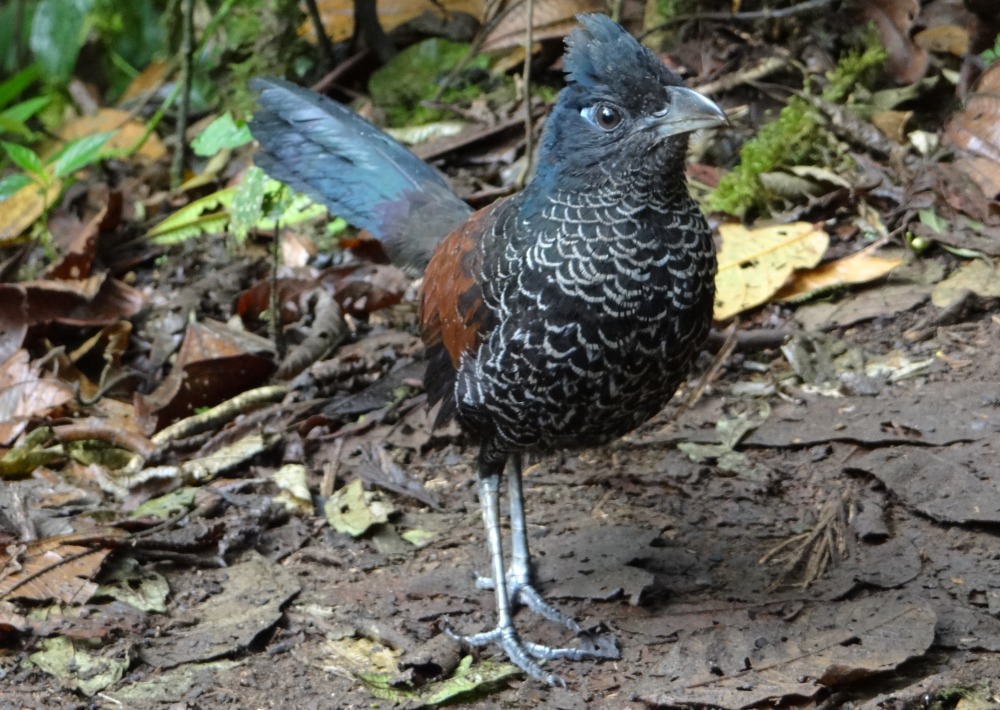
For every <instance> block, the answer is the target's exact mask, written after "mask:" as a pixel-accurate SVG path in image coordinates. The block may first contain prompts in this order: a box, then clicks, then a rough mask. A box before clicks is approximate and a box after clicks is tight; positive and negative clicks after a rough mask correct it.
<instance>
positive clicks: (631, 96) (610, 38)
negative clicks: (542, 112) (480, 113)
mask: <svg viewBox="0 0 1000 710" xmlns="http://www.w3.org/2000/svg"><path fill="white" fill-rule="evenodd" d="M578 19H579V20H580V23H581V25H582V26H581V27H579V28H577V29H575V30H574V31H573V32H572V33H571V34H570V36H569V38H568V39H567V40H566V46H567V52H566V57H565V60H564V62H565V69H566V74H567V79H568V84H567V86H566V88H565V89H563V91H562V92H561V93H560V95H559V98H558V100H557V101H556V106H555V108H554V109H553V111H552V115H551V116H550V117H549V120H548V122H547V124H546V128H545V134H544V136H543V137H542V144H541V148H540V153H539V161H538V171H537V174H536V178H535V179H536V181H538V182H540V183H542V185H540V187H541V186H546V185H547V186H548V187H551V186H552V185H553V184H555V183H558V185H559V186H560V187H561V188H563V189H570V190H572V189H585V188H587V187H593V186H595V185H600V184H601V183H603V182H605V181H612V182H614V181H616V180H619V179H622V178H624V179H626V180H627V179H629V177H628V176H630V175H634V173H635V171H636V169H637V168H642V169H643V170H644V171H645V172H646V174H647V175H649V176H650V177H651V178H654V176H656V177H659V178H666V179H677V180H679V179H682V177H683V160H684V155H685V152H686V150H687V134H688V133H690V132H691V131H694V130H697V129H699V128H707V127H710V126H716V125H719V124H720V123H725V121H726V115H725V113H724V112H723V111H722V109H721V108H719V107H718V106H717V105H716V104H715V103H714V102H713V101H711V100H709V99H707V98H705V97H704V96H702V95H701V94H699V93H697V92H696V91H692V90H691V89H688V88H686V87H685V86H684V84H683V81H682V80H681V78H680V77H679V76H677V75H676V74H674V73H673V72H672V71H670V70H669V69H667V68H666V67H665V66H664V65H663V62H661V61H660V59H659V58H658V57H657V56H656V55H655V54H654V53H653V52H652V51H650V50H649V49H648V48H646V47H644V46H642V45H641V44H639V42H638V41H637V40H636V39H635V38H634V37H632V36H631V35H630V34H628V32H626V31H625V29H624V28H622V27H621V26H620V25H619V24H617V23H616V22H614V21H612V20H611V19H610V18H609V17H607V16H605V15H580V16H578Z"/></svg>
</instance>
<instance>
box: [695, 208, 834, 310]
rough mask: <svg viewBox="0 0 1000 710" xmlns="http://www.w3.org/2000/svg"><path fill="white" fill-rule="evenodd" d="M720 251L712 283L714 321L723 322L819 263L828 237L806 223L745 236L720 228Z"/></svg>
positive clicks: (740, 230) (741, 230) (735, 228)
mask: <svg viewBox="0 0 1000 710" xmlns="http://www.w3.org/2000/svg"><path fill="white" fill-rule="evenodd" d="M719 233H720V235H721V236H722V248H721V250H720V252H719V273H718V276H717V277H716V280H715V288H716V293H715V319H716V320H725V319H726V318H730V317H732V316H734V315H736V314H737V313H740V312H741V311H745V310H747V309H748V308H753V307H754V306H759V305H760V304H762V303H766V302H767V301H768V300H769V299H771V298H772V297H773V296H774V294H775V293H777V292H778V290H779V289H780V288H781V287H782V286H784V285H785V282H786V281H787V280H788V277H789V276H791V275H792V273H793V272H794V271H795V270H796V269H808V268H811V267H813V266H816V264H818V263H819V260H820V259H821V258H822V257H823V253H824V252H825V251H826V248H827V245H828V244H829V242H830V237H829V235H828V234H827V233H826V232H824V231H823V230H822V229H818V228H816V227H815V226H814V225H813V224H811V223H809V222H795V223H792V224H782V225H777V226H772V227H760V228H757V229H752V230H748V229H747V228H746V227H743V226H742V225H739V224H724V225H722V226H720V227H719Z"/></svg>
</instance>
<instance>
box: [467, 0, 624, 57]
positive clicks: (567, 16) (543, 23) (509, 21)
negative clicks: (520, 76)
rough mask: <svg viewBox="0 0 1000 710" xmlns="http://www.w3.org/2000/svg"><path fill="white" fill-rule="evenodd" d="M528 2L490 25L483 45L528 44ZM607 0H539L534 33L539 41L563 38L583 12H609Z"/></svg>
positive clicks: (517, 4)
mask: <svg viewBox="0 0 1000 710" xmlns="http://www.w3.org/2000/svg"><path fill="white" fill-rule="evenodd" d="M527 9H528V8H527V6H526V5H525V4H524V3H514V4H512V5H510V7H509V10H508V11H507V12H505V13H504V14H503V15H501V16H500V17H499V18H498V19H497V21H496V23H495V24H494V25H493V27H491V28H490V31H489V33H488V34H487V35H486V39H485V40H483V49H485V50H497V49H509V48H511V47H520V46H523V45H524V30H525V28H526V27H527V24H528V22H527V18H528V15H527ZM606 10H607V8H606V6H605V4H604V3H603V2H598V1H597V0H535V3H534V8H533V11H532V15H531V17H532V20H533V25H532V28H531V36H532V39H533V40H534V41H535V42H538V41H540V40H543V39H560V38H562V37H565V36H566V35H568V34H569V32H570V30H572V29H573V28H574V27H576V26H577V22H576V16H577V15H578V14H579V13H582V12H605V11H606Z"/></svg>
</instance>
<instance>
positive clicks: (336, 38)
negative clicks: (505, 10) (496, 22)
mask: <svg viewBox="0 0 1000 710" xmlns="http://www.w3.org/2000/svg"><path fill="white" fill-rule="evenodd" d="M483 5H484V3H483V0H443V1H442V2H438V0H381V1H380V2H379V3H378V19H379V23H380V24H381V25H382V29H384V30H385V31H386V32H392V31H393V30H394V29H396V28H397V27H399V26H400V25H402V24H404V23H406V22H409V21H410V20H412V19H413V18H415V17H418V16H420V15H423V14H424V13H430V14H432V15H434V16H436V17H438V18H442V21H443V18H446V16H447V14H448V13H456V12H461V13H464V14H466V15H471V16H472V17H474V18H476V19H477V20H480V21H482V19H483V14H484V13H483ZM316 9H317V10H318V11H319V16H320V19H321V20H322V22H323V29H324V30H326V34H327V36H328V37H329V38H330V40H331V41H333V42H343V41H344V40H347V39H350V38H351V35H353V34H354V0H317V2H316ZM299 35H301V36H303V37H305V38H306V40H307V41H309V42H313V43H315V42H316V27H315V25H313V23H312V22H304V23H303V24H302V26H301V27H299Z"/></svg>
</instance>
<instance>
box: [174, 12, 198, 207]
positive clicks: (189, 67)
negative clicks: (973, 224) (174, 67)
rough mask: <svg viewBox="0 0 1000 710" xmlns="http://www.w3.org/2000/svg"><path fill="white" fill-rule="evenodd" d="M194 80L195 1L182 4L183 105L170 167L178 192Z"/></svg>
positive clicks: (185, 151) (179, 115)
mask: <svg viewBox="0 0 1000 710" xmlns="http://www.w3.org/2000/svg"><path fill="white" fill-rule="evenodd" d="M193 80H194V0H184V2H183V3H182V4H181V77H180V84H181V105H180V108H179V109H178V111H177V130H176V132H175V135H176V139H177V145H176V146H174V161H173V164H172V165H171V166H170V189H171V190H176V189H177V188H179V187H180V186H181V182H182V181H183V180H184V156H185V154H186V153H187V141H186V140H185V139H184V136H185V134H186V133H187V125H188V114H189V113H190V111H191V85H192V82H193Z"/></svg>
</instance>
